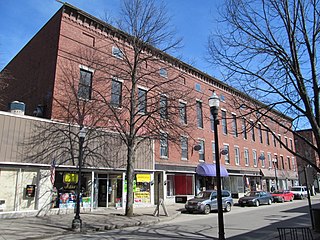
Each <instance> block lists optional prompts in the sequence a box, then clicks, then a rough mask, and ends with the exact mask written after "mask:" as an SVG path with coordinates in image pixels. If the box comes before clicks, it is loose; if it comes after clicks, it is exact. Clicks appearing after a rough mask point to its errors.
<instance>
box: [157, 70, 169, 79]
mask: <svg viewBox="0 0 320 240" xmlns="http://www.w3.org/2000/svg"><path fill="white" fill-rule="evenodd" d="M159 74H160V76H161V77H164V78H167V77H168V71H167V70H166V69H165V68H160V70H159Z"/></svg>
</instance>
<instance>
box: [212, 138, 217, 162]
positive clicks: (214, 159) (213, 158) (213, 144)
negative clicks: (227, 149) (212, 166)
mask: <svg viewBox="0 0 320 240" xmlns="http://www.w3.org/2000/svg"><path fill="white" fill-rule="evenodd" d="M212 160H213V162H216V145H215V143H214V142H212Z"/></svg>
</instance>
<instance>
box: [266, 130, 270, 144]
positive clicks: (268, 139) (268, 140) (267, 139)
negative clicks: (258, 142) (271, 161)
mask: <svg viewBox="0 0 320 240" xmlns="http://www.w3.org/2000/svg"><path fill="white" fill-rule="evenodd" d="M266 141H267V145H270V138H269V130H268V129H267V131H266Z"/></svg>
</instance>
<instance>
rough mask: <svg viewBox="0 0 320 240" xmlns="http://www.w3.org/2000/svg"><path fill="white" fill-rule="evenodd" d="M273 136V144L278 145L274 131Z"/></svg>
mask: <svg viewBox="0 0 320 240" xmlns="http://www.w3.org/2000/svg"><path fill="white" fill-rule="evenodd" d="M272 137H273V146H274V147H277V138H276V135H275V133H273V135H272Z"/></svg>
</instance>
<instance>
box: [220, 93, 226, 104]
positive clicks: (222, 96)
mask: <svg viewBox="0 0 320 240" xmlns="http://www.w3.org/2000/svg"><path fill="white" fill-rule="evenodd" d="M220 101H221V102H225V101H226V98H225V97H224V95H223V94H220Z"/></svg>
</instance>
